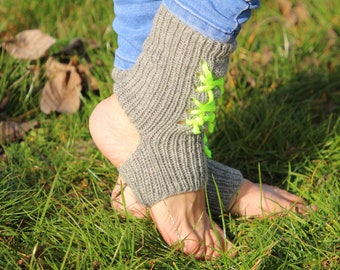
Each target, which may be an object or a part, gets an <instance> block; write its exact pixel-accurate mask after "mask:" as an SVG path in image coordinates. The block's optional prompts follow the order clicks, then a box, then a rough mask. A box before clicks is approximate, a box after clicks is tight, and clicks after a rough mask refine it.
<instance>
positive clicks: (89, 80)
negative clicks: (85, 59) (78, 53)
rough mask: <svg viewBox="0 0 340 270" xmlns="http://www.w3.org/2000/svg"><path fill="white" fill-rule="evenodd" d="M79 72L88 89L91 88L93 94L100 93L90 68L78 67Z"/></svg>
mask: <svg viewBox="0 0 340 270" xmlns="http://www.w3.org/2000/svg"><path fill="white" fill-rule="evenodd" d="M77 71H78V73H79V74H80V76H81V77H82V79H83V81H85V83H86V87H90V89H91V91H92V92H96V91H99V87H98V82H97V80H96V78H95V77H93V76H92V75H91V73H90V71H89V70H88V68H87V67H86V66H84V65H81V64H79V65H77Z"/></svg>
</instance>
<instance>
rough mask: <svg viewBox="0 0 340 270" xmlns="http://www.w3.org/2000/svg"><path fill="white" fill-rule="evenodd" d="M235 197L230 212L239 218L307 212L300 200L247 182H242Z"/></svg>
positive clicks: (275, 189)
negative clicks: (288, 212) (239, 216)
mask: <svg viewBox="0 0 340 270" xmlns="http://www.w3.org/2000/svg"><path fill="white" fill-rule="evenodd" d="M236 196H237V197H236V200H235V201H234V202H233V203H232V204H231V206H230V207H231V209H230V212H231V213H232V214H238V215H241V216H246V217H254V216H257V217H264V216H266V215H271V214H278V213H284V212H287V211H293V212H296V213H300V214H304V213H306V212H307V211H308V208H307V206H306V205H305V202H304V200H303V199H302V198H300V197H298V196H296V195H294V194H292V193H289V192H288V191H286V190H283V189H280V188H278V187H274V186H269V185H266V184H262V185H259V184H255V183H252V182H250V181H249V180H245V181H244V182H243V184H242V185H241V187H240V190H239V192H238V194H237V195H236ZM314 209H315V208H314Z"/></svg>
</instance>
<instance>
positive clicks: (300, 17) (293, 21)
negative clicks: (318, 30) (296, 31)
mask: <svg viewBox="0 0 340 270" xmlns="http://www.w3.org/2000/svg"><path fill="white" fill-rule="evenodd" d="M278 4H279V8H280V11H281V14H282V15H283V16H284V17H285V19H286V20H287V25H288V26H294V25H298V24H299V23H301V22H305V21H308V20H310V18H311V16H310V14H309V12H308V10H307V8H306V6H305V5H304V4H302V3H298V4H296V5H295V6H293V4H292V1H291V0H278Z"/></svg>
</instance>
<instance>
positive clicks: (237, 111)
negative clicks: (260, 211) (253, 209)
mask: <svg viewBox="0 0 340 270" xmlns="http://www.w3.org/2000/svg"><path fill="white" fill-rule="evenodd" d="M338 74H339V73H338V70H335V71H333V72H331V73H329V74H327V73H326V74H325V73H324V72H323V71H321V70H320V71H319V70H318V71H315V72H314V73H298V74H295V75H294V76H293V77H292V78H291V80H290V81H289V82H288V83H282V84H281V85H279V86H278V87H277V88H276V89H274V90H272V91H271V92H266V93H261V94H259V91H254V90H250V91H249V93H247V95H243V96H246V98H244V99H243V100H235V102H236V103H237V104H236V105H233V106H232V108H229V109H228V110H226V111H222V112H219V116H218V123H217V127H218V128H217V129H218V131H217V132H216V135H215V136H213V137H212V140H211V145H212V149H213V157H214V159H216V160H218V161H220V162H222V163H224V164H228V165H230V166H233V167H235V168H238V169H240V170H241V171H242V172H243V174H244V176H245V177H246V178H248V179H252V180H253V181H258V175H259V165H260V168H261V173H262V180H263V182H265V183H269V184H277V185H280V184H282V179H284V178H285V177H286V176H287V172H288V166H289V164H290V165H291V168H292V170H293V171H296V170H299V169H301V168H303V167H304V164H305V161H306V160H313V159H320V158H321V159H322V156H320V150H321V149H323V148H324V147H325V145H326V142H329V141H330V140H331V141H332V140H333V141H334V140H335V138H336V136H337V134H338V133H339V131H340V125H339V124H340V123H339V121H338V119H339V113H340V78H339V76H338Z"/></svg>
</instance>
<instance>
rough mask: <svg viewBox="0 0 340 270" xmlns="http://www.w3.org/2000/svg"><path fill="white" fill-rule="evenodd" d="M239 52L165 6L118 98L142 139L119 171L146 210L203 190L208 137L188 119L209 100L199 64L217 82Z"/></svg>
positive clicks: (117, 92)
mask: <svg viewBox="0 0 340 270" xmlns="http://www.w3.org/2000/svg"><path fill="white" fill-rule="evenodd" d="M234 47H235V44H222V43H219V42H215V41H213V40H210V39H207V38H206V37H204V36H202V35H201V34H199V33H197V32H195V31H193V30H192V29H191V28H189V27H188V26H186V25H185V24H184V23H183V22H181V21H180V20H179V19H177V18H176V17H174V16H173V15H172V14H171V13H170V12H169V11H168V10H167V9H166V8H165V7H164V6H163V5H161V7H160V9H159V11H158V13H157V14H156V16H155V19H154V23H153V28H152V30H151V33H150V35H149V37H148V38H147V39H146V41H145V43H144V46H143V52H142V53H141V55H140V57H139V58H138V60H137V62H136V64H135V65H134V67H133V68H132V69H131V70H129V71H128V72H126V76H124V78H123V79H121V80H117V82H116V83H115V86H114V92H115V95H116V97H117V99H118V101H119V103H120V105H121V106H122V108H123V109H124V111H125V112H126V114H127V115H128V117H129V118H130V119H131V121H132V123H133V124H134V125H135V127H136V129H137V130H138V132H139V135H140V138H141V140H140V144H139V146H138V147H137V149H136V151H135V152H134V153H133V154H132V155H131V157H130V158H129V159H128V160H127V161H126V162H125V163H124V164H123V165H122V166H120V167H119V168H118V170H119V173H120V175H121V176H122V177H123V179H124V180H125V181H126V182H127V184H128V185H129V186H130V187H131V189H132V191H133V192H134V194H135V196H136V197H137V199H138V200H139V201H140V202H141V203H142V204H143V205H144V206H152V205H153V204H155V203H156V202H158V201H160V200H162V199H165V198H167V197H169V196H171V195H176V194H180V193H184V192H190V191H197V190H200V189H203V188H204V185H205V183H206V181H207V179H208V169H207V159H206V157H205V154H204V151H203V135H202V134H199V135H194V134H192V132H191V129H190V127H188V126H186V125H185V119H187V118H189V117H190V113H189V111H190V109H191V108H193V103H192V100H191V99H192V98H197V99H199V100H201V101H202V102H204V101H205V98H206V97H205V95H204V94H200V95H198V93H197V92H196V91H195V86H197V84H198V81H197V79H196V78H197V74H198V73H199V72H200V61H201V60H205V61H206V62H207V63H208V65H209V67H210V69H211V70H212V72H213V74H214V75H215V76H216V77H221V76H225V74H226V72H227V68H228V60H229V56H230V54H231V52H232V51H233V50H234ZM114 74H115V72H113V75H114Z"/></svg>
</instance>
